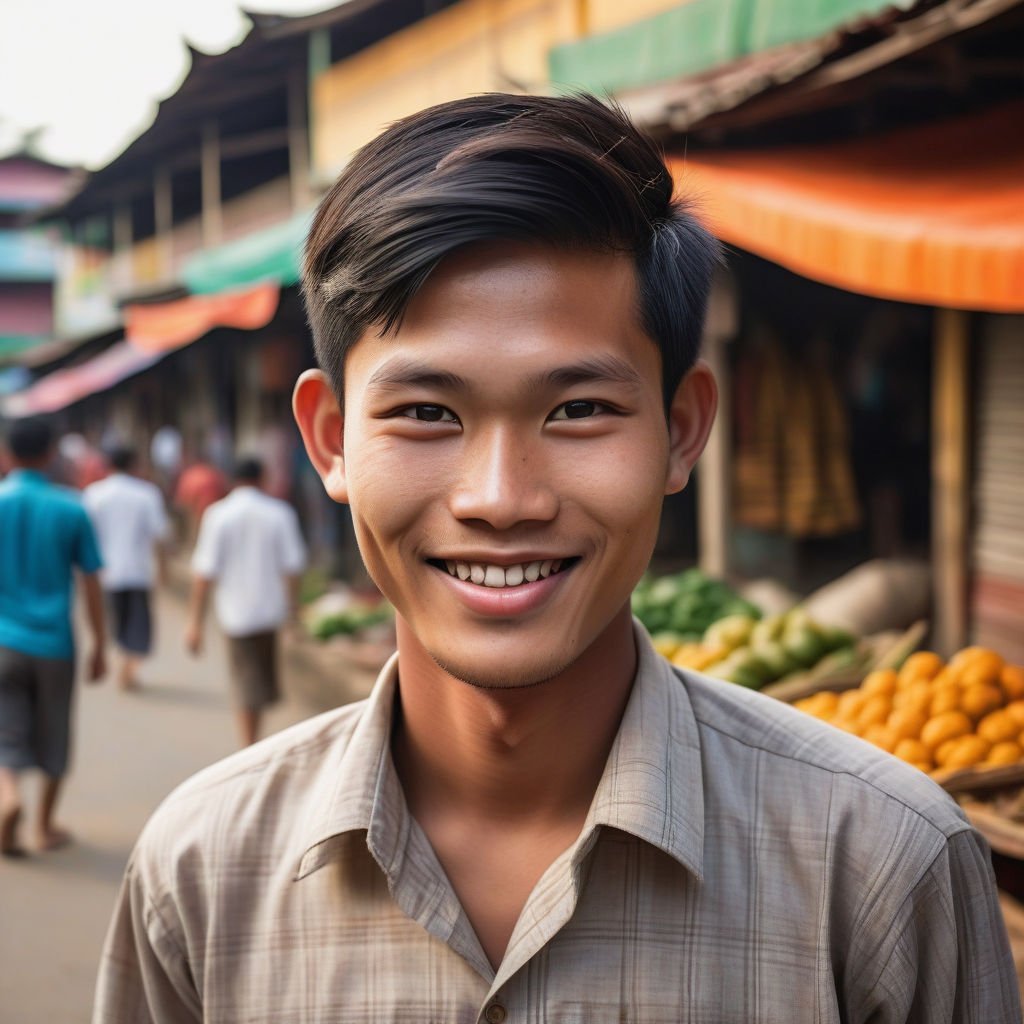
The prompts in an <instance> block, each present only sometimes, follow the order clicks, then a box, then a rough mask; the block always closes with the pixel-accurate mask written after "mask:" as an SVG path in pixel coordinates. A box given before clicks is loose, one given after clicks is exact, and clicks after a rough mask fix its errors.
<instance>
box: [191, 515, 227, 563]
mask: <svg viewBox="0 0 1024 1024" xmlns="http://www.w3.org/2000/svg"><path fill="white" fill-rule="evenodd" d="M212 512H213V510H212V509H209V508H208V509H207V510H206V511H205V512H204V513H203V517H202V519H200V520H199V536H198V538H197V539H196V549H195V551H194V552H193V553H192V571H193V572H194V573H195V574H196V575H197V576H202V577H203V579H207V580H212V579H216V578H217V576H219V575H220V569H221V555H220V546H221V545H220V531H219V530H218V529H217V521H216V513H215V512H213V514H211V513H212Z"/></svg>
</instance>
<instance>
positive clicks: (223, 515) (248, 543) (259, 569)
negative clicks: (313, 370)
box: [185, 458, 306, 745]
mask: <svg viewBox="0 0 1024 1024" xmlns="http://www.w3.org/2000/svg"><path fill="white" fill-rule="evenodd" d="M262 480H263V463H262V462H261V461H260V460H259V459H256V458H242V459H240V460H239V461H238V463H237V465H236V466H235V471H234V488H233V489H232V491H231V493H230V494H229V495H228V496H227V497H226V498H223V499H221V500H220V501H218V502H215V503H214V504H212V505H210V507H209V508H208V509H207V510H206V511H205V512H204V513H203V518H202V520H201V522H200V524H199V538H198V540H197V542H196V548H195V552H194V554H193V556H192V593H191V596H190V601H189V615H188V625H187V627H186V634H185V644H186V647H187V648H188V650H189V651H190V652H192V653H193V654H196V655H198V654H200V653H201V652H202V646H203V621H204V618H205V615H206V608H207V604H208V599H209V593H210V590H211V588H215V594H214V605H215V608H216V614H217V619H218V621H219V623H220V627H221V629H222V631H223V632H224V634H225V636H226V637H227V643H228V654H229V661H230V672H231V681H232V685H233V690H234V699H235V703H236V705H237V712H236V714H237V719H238V729H239V733H240V735H241V739H242V743H243V745H249V744H251V743H254V742H255V741H256V739H257V737H258V735H259V727H260V721H261V718H262V713H263V709H264V708H266V707H268V706H269V705H270V704H273V703H274V702H275V701H276V700H277V699H278V697H279V683H278V656H277V638H278V631H279V629H280V628H281V626H283V625H284V624H285V623H286V622H287V621H289V620H294V619H295V618H296V616H297V611H298V589H299V575H300V573H301V572H302V570H303V569H304V568H305V565H306V546H305V543H304V542H303V539H302V532H301V530H300V529H299V520H298V516H297V515H296V514H295V510H294V509H293V508H292V507H291V505H289V504H288V503H287V502H285V501H282V500H280V499H279V498H273V497H271V496H270V495H268V494H265V493H264V492H263V491H262V490H261V484H262Z"/></svg>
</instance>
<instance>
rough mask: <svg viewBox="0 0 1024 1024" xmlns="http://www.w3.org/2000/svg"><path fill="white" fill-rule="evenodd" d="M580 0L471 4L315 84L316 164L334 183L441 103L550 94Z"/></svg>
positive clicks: (478, 0) (470, 0)
mask: <svg viewBox="0 0 1024 1024" xmlns="http://www.w3.org/2000/svg"><path fill="white" fill-rule="evenodd" d="M584 7H585V4H583V3H581V2H580V0H465V2H463V3H460V4H456V5H455V6H453V7H449V8H447V9H446V10H444V11H441V12H439V13H438V14H435V15H433V16H432V17H430V18H427V19H425V20H423V21H421V22H418V23H417V24H415V25H412V26H410V27H409V28H407V29H404V30H403V31H401V32H398V33H395V35H392V36H389V37H388V38H386V39H383V40H381V41H380V42H379V43H376V44H375V45H373V46H371V47H369V48H368V49H366V50H363V51H362V52H361V53H358V54H356V55H355V56H354V57H351V58H349V59H348V60H345V61H342V62H341V63H339V64H336V65H334V66H333V67H331V68H328V69H327V70H326V71H325V72H323V73H322V74H321V75H320V76H318V77H317V78H316V80H315V81H314V82H313V88H312V109H311V119H312V125H313V167H314V172H315V174H316V176H317V177H318V178H320V179H321V180H324V179H328V178H330V177H333V176H334V175H335V174H337V172H338V171H339V170H340V169H341V168H342V167H343V166H344V165H345V163H346V162H347V161H348V159H349V157H350V156H351V155H352V153H353V152H355V150H356V149H358V148H359V147H360V146H361V145H363V144H364V143H365V142H368V141H369V140H370V139H372V138H373V137H374V136H375V135H377V134H378V133H379V132H380V131H381V130H382V129H383V128H384V127H385V126H386V125H388V124H389V123H390V122H392V121H394V120H396V119H397V118H400V117H403V116H404V115H406V114H410V113H412V112H413V111H416V110H420V109H421V108H423V107H426V106H430V105H431V104H434V103H441V102H444V101H445V100H451V99H457V98H458V97H460V96H468V95H472V94H475V93H481V92H520V91H523V90H525V91H529V92H544V91H545V89H546V85H547V78H548V75H547V54H548V50H549V49H550V48H551V47H552V46H556V45H558V44H559V43H563V42H568V41H570V40H572V39H574V38H576V37H577V35H578V32H579V25H580V21H581V18H582V17H583V16H584V14H585V11H584Z"/></svg>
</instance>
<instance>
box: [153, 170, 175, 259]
mask: <svg viewBox="0 0 1024 1024" xmlns="http://www.w3.org/2000/svg"><path fill="white" fill-rule="evenodd" d="M153 227H154V234H155V235H156V241H157V247H158V252H159V257H158V259H159V263H160V265H159V268H158V270H157V273H158V275H159V276H160V278H161V279H163V278H168V277H170V276H171V272H172V264H173V258H174V242H173V240H172V238H171V231H172V230H173V228H174V202H173V198H172V192H171V169H170V167H168V166H167V165H166V164H161V165H160V166H159V167H157V169H156V174H155V175H154V177H153Z"/></svg>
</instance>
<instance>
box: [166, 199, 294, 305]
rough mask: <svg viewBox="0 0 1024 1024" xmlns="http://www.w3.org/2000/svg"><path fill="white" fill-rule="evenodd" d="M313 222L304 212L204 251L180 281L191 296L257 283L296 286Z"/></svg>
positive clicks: (189, 265)
mask: <svg viewBox="0 0 1024 1024" xmlns="http://www.w3.org/2000/svg"><path fill="white" fill-rule="evenodd" d="M312 220H313V211H312V210H306V211H304V212H302V213H299V214H296V215H295V216H294V217H292V218H291V219H290V220H287V221H284V222H283V223H281V224H275V225H274V226H273V227H269V228H264V229H263V230H262V231H254V232H253V233H252V234H249V235H245V236H243V237H242V238H238V239H235V241H233V242H228V243H227V244H225V245H221V246H218V247H217V248H215V249H204V250H203V251H202V252H199V253H196V255H195V256H193V257H192V258H191V259H189V260H188V261H187V262H186V263H185V265H184V267H183V268H182V272H181V278H182V281H183V283H184V284H185V285H186V286H187V288H188V289H189V291H190V292H192V294H193V295H211V294H214V293H217V292H222V291H226V290H228V289H232V288H244V287H246V286H248V285H252V284H256V283H258V282H260V281H276V282H277V283H278V284H280V285H282V286H285V285H290V284H295V282H296V281H298V279H299V271H300V268H301V266H302V246H303V244H304V243H305V240H306V232H307V231H308V230H309V225H310V223H311V222H312Z"/></svg>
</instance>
